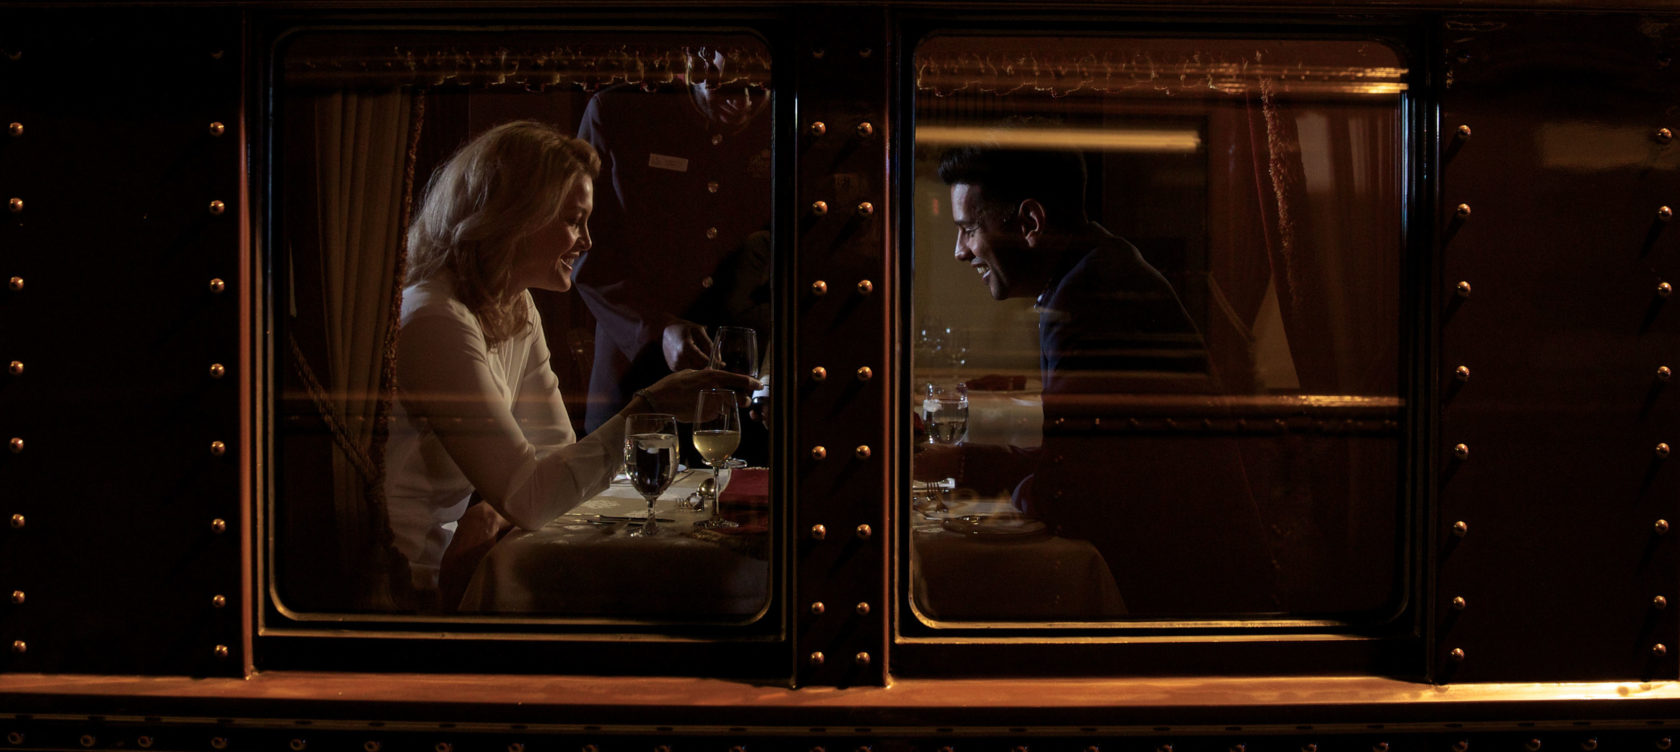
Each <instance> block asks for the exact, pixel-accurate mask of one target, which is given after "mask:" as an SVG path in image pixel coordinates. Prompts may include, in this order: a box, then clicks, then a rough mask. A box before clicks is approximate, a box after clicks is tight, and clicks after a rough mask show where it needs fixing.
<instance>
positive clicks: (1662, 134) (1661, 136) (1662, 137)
mask: <svg viewBox="0 0 1680 752" xmlns="http://www.w3.org/2000/svg"><path fill="white" fill-rule="evenodd" d="M1651 135H1652V136H1654V137H1656V139H1657V143H1659V144H1666V143H1668V142H1670V141H1673V140H1674V131H1671V130H1669V129H1667V128H1658V129H1657V132H1656V133H1653V134H1651Z"/></svg>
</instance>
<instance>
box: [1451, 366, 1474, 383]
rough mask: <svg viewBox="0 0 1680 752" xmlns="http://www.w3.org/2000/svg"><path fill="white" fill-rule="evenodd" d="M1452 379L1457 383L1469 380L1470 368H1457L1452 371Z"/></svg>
mask: <svg viewBox="0 0 1680 752" xmlns="http://www.w3.org/2000/svg"><path fill="white" fill-rule="evenodd" d="M1453 378H1455V379H1458V380H1459V381H1469V380H1470V366H1459V367H1457V368H1454V369H1453Z"/></svg>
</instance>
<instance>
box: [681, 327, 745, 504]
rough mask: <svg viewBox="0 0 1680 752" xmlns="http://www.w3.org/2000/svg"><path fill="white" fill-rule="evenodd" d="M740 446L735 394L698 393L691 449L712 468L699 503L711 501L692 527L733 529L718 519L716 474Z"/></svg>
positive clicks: (720, 484) (720, 487) (720, 486)
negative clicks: (707, 512) (706, 490)
mask: <svg viewBox="0 0 1680 752" xmlns="http://www.w3.org/2000/svg"><path fill="white" fill-rule="evenodd" d="M749 331H750V330H749ZM740 445H741V412H740V409H739V408H738V407H736V403H735V393H734V392H732V391H730V390H728V389H702V390H700V396H699V397H698V398H697V399H696V401H695V404H694V448H695V449H696V450H697V451H699V452H700V459H701V460H704V461H705V463H706V465H707V466H709V467H711V468H712V492H711V493H710V494H708V495H707V498H704V499H702V500H701V501H702V502H704V501H707V500H709V501H711V503H712V513H711V515H710V516H708V517H707V518H706V519H703V520H700V521H699V522H696V523H694V526H695V527H704V528H719V527H735V526H736V525H735V523H733V522H730V521H729V520H726V519H723V518H722V517H719V516H718V497H719V496H720V495H721V492H722V491H723V482H722V481H721V480H720V479H719V478H718V471H719V470H721V469H722V468H723V466H724V465H727V464H728V463H729V457H730V455H732V454H734V453H735V447H738V446H740Z"/></svg>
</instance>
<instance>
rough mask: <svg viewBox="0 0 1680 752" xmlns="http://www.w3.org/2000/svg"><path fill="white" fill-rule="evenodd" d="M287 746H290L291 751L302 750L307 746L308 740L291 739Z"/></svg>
mask: <svg viewBox="0 0 1680 752" xmlns="http://www.w3.org/2000/svg"><path fill="white" fill-rule="evenodd" d="M287 746H290V747H291V748H292V752H303V751H304V750H305V749H308V748H309V742H307V741H304V740H303V739H293V740H292V742H291V744H289V745H287Z"/></svg>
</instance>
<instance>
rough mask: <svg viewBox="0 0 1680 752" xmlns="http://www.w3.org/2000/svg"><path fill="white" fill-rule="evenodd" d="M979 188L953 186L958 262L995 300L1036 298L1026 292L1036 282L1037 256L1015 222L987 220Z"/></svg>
mask: <svg viewBox="0 0 1680 752" xmlns="http://www.w3.org/2000/svg"><path fill="white" fill-rule="evenodd" d="M981 207H982V204H981V202H980V187H979V186H976V185H970V184H968V183H957V184H955V185H953V186H951V221H953V222H955V223H956V225H957V250H956V256H957V260H958V261H961V262H962V263H965V264H968V265H969V266H971V267H973V268H974V271H975V272H976V273H978V274H979V275H980V281H981V282H982V283H984V284H985V285H986V289H988V290H990V291H991V293H992V299H993V300H1003V299H1004V298H1016V297H1022V296H1027V295H1035V294H1037V291H1036V290H1031V289H1027V288H1028V287H1029V282H1030V280H1031V279H1033V278H1035V275H1034V273H1033V270H1034V269H1035V268H1036V256H1035V255H1034V253H1033V249H1032V248H1031V247H1030V246H1029V245H1028V244H1027V241H1026V239H1025V237H1023V234H1022V232H1021V226H1020V224H1019V223H1018V222H1016V221H1015V220H1014V219H1013V218H1008V217H987V216H985V213H984V211H983V210H982V208H981Z"/></svg>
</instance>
